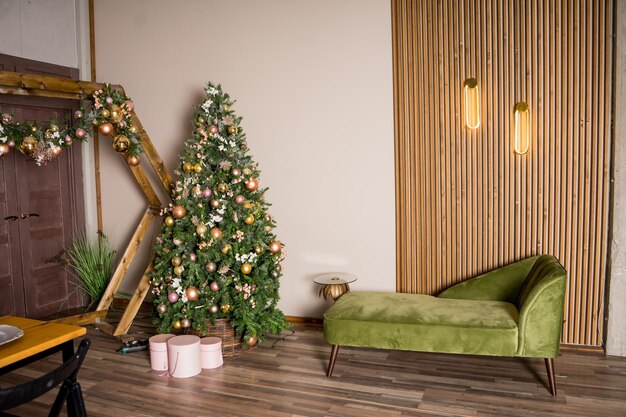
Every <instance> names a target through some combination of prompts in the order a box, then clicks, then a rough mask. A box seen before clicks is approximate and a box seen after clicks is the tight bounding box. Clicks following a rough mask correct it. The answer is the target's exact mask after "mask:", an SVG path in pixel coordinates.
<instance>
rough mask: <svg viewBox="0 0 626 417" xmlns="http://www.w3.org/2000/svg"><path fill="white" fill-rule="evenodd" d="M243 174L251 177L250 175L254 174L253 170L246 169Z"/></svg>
mask: <svg viewBox="0 0 626 417" xmlns="http://www.w3.org/2000/svg"><path fill="white" fill-rule="evenodd" d="M243 174H244V175H250V174H252V170H251V169H250V168H244V169H243Z"/></svg>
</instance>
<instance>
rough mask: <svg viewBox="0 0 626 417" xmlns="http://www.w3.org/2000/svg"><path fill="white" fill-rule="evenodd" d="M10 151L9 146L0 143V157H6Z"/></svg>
mask: <svg viewBox="0 0 626 417" xmlns="http://www.w3.org/2000/svg"><path fill="white" fill-rule="evenodd" d="M10 150H11V147H10V146H9V145H7V144H6V143H0V156H4V155H7V154H8V153H9V151H10Z"/></svg>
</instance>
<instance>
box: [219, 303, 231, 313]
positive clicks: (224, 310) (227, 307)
mask: <svg viewBox="0 0 626 417" xmlns="http://www.w3.org/2000/svg"><path fill="white" fill-rule="evenodd" d="M220 309H221V310H222V313H228V312H229V311H230V309H231V307H230V304H223V305H222V306H221V307H220Z"/></svg>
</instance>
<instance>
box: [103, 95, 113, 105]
mask: <svg viewBox="0 0 626 417" xmlns="http://www.w3.org/2000/svg"><path fill="white" fill-rule="evenodd" d="M104 101H106V102H107V104H113V99H112V98H111V97H107V98H105V99H104Z"/></svg>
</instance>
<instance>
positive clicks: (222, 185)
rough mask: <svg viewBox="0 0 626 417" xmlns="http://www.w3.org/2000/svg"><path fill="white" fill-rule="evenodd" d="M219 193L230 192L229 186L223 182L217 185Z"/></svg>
mask: <svg viewBox="0 0 626 417" xmlns="http://www.w3.org/2000/svg"><path fill="white" fill-rule="evenodd" d="M217 191H219V192H220V193H225V192H226V191H228V185H226V184H225V183H223V182H222V183H219V184H217Z"/></svg>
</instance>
